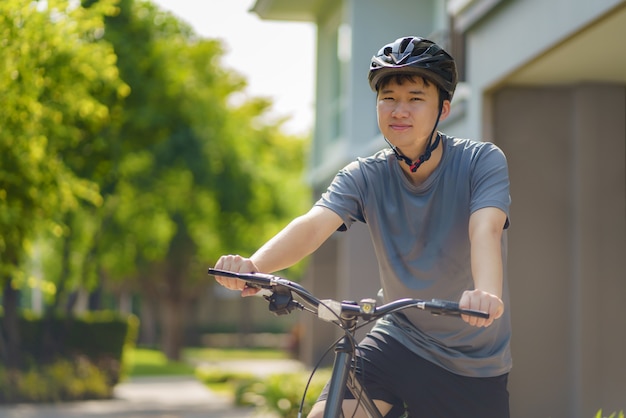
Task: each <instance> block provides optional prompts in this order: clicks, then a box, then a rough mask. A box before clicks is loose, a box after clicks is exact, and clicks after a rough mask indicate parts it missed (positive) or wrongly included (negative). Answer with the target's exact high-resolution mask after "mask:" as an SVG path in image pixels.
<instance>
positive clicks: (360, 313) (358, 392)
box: [208, 268, 489, 418]
mask: <svg viewBox="0 0 626 418" xmlns="http://www.w3.org/2000/svg"><path fill="white" fill-rule="evenodd" d="M208 273H209V274H210V275H212V276H223V277H231V278H236V279H240V280H243V281H245V282H246V285H247V286H250V287H255V288H258V289H260V293H261V296H263V297H264V298H265V299H266V300H267V301H268V302H269V310H270V311H271V312H273V313H274V314H276V315H286V314H289V313H291V312H292V311H293V310H294V309H299V310H301V311H307V312H311V313H313V314H315V315H317V317H319V318H320V319H321V320H323V321H326V322H331V323H334V324H335V325H338V326H339V327H340V328H341V329H343V331H344V335H343V336H342V337H341V338H340V339H339V340H337V341H336V342H335V344H334V347H335V359H334V362H333V367H332V372H331V377H330V386H329V390H328V398H327V399H326V408H325V409H324V418H340V417H342V416H343V411H342V403H343V399H344V397H343V394H344V392H343V391H344V390H345V388H348V390H350V392H352V395H353V396H354V398H355V399H357V400H358V401H359V403H360V404H361V405H362V406H363V408H364V410H365V411H366V413H367V414H368V416H369V417H370V418H383V416H382V414H381V413H380V411H379V410H378V408H377V407H376V405H375V404H374V401H373V400H372V399H371V398H370V396H369V395H368V394H367V391H366V390H365V388H364V387H362V386H361V384H360V383H359V380H358V378H357V377H356V374H355V370H354V367H353V361H352V360H353V358H354V352H355V349H356V342H355V332H356V331H357V329H359V328H361V327H363V326H365V325H367V324H369V323H371V322H372V321H374V320H376V319H378V318H380V317H382V316H384V315H386V314H389V313H392V312H398V311H401V310H403V309H408V308H417V309H421V310H424V311H428V312H430V313H431V314H433V315H454V316H461V315H469V316H476V317H480V318H489V314H488V313H487V312H482V311H476V310H471V309H462V308H460V307H459V304H458V303H457V302H451V301H447V300H441V299H432V300H430V301H425V300H421V299H409V298H406V299H399V300H396V301H393V302H389V303H387V304H384V305H381V306H377V302H376V300H375V299H373V298H367V299H362V300H361V301H360V302H358V303H357V302H347V301H343V302H338V301H334V300H331V299H318V298H317V297H315V296H314V295H313V294H311V293H310V292H309V291H308V290H307V289H305V288H304V287H302V286H301V285H299V284H298V283H295V282H292V281H290V280H287V279H285V278H283V277H280V276H274V275H271V274H265V273H234V272H230V271H225V270H219V269H213V268H210V269H209V271H208ZM294 295H295V296H296V297H297V299H299V300H295V299H294ZM359 321H361V324H359ZM306 390H307V389H305V392H306ZM303 399H304V397H303ZM301 415H302V404H301V405H300V412H299V414H298V417H301Z"/></svg>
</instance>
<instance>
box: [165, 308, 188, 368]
mask: <svg viewBox="0 0 626 418" xmlns="http://www.w3.org/2000/svg"><path fill="white" fill-rule="evenodd" d="M182 302H183V301H182V300H181V299H176V298H168V299H166V300H163V302H162V305H161V307H162V316H161V318H162V321H163V322H162V325H163V329H162V338H161V344H162V350H163V353H164V354H165V356H166V357H167V358H168V359H169V360H175V361H180V360H181V358H182V349H183V335H184V324H185V304H184V303H182Z"/></svg>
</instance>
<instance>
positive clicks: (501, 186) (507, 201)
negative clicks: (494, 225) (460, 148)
mask: <svg viewBox="0 0 626 418" xmlns="http://www.w3.org/2000/svg"><path fill="white" fill-rule="evenodd" d="M470 182H471V185H470V187H471V189H470V190H471V198H470V213H474V212H475V211H477V210H479V209H482V208H486V207H496V208H499V209H501V210H502V211H504V213H506V216H507V222H506V225H505V228H507V227H508V225H509V207H510V205H511V195H510V191H509V187H510V184H509V171H508V165H507V161H506V156H505V155H504V153H503V152H502V150H501V149H500V148H498V147H497V146H496V145H494V144H491V143H485V144H484V146H482V147H481V148H480V149H479V150H478V152H477V153H476V154H475V156H474V161H473V164H472V171H471V179H470Z"/></svg>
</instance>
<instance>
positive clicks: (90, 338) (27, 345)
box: [0, 312, 139, 402]
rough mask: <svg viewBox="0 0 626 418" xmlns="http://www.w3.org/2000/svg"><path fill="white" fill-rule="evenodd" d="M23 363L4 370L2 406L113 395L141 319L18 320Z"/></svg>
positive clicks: (100, 315) (0, 373)
mask: <svg viewBox="0 0 626 418" xmlns="http://www.w3.org/2000/svg"><path fill="white" fill-rule="evenodd" d="M18 326H19V331H20V347H19V348H20V353H21V355H22V365H21V367H19V368H18V369H17V370H7V369H6V368H5V367H3V366H0V402H18V401H19V402H25V401H26V402H38V401H39V402H51V401H61V400H76V399H102V398H106V397H109V396H110V394H111V393H112V388H113V386H115V385H116V384H117V383H118V382H119V381H120V379H121V378H122V377H123V376H124V375H126V369H125V365H124V361H123V360H124V351H125V349H127V348H130V347H132V346H134V344H135V341H136V338H137V333H138V329H139V320H138V319H137V317H135V316H133V315H131V316H126V317H123V316H120V315H119V314H117V313H113V312H89V313H87V314H85V315H82V316H80V317H71V318H70V317H63V316H54V317H52V318H42V317H39V316H35V315H33V314H28V313H26V314H24V315H22V317H21V318H20V320H19V324H18Z"/></svg>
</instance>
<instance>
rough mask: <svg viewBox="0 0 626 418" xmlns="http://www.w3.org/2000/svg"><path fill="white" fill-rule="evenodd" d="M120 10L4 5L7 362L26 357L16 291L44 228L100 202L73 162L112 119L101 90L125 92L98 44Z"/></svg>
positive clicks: (2, 227)
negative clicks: (107, 17)
mask: <svg viewBox="0 0 626 418" xmlns="http://www.w3.org/2000/svg"><path fill="white" fill-rule="evenodd" d="M115 11H116V9H115V7H114V2H113V1H109V0H107V1H102V2H100V3H99V4H98V6H97V7H93V8H90V9H84V8H82V7H80V6H77V5H75V4H74V3H73V2H69V1H64V0H48V1H47V2H46V3H37V2H32V1H25V0H5V1H3V2H0V45H1V48H2V49H1V51H2V52H1V56H2V61H3V65H2V66H0V92H1V94H2V102H3V112H1V113H0V127H1V134H0V231H2V233H1V234H0V284H1V285H2V288H3V307H4V318H3V322H2V325H3V327H2V333H1V334H2V335H1V337H2V338H0V351H2V355H3V356H4V358H5V360H6V362H7V364H9V365H10V366H16V365H17V364H18V361H19V352H18V347H19V330H18V329H17V326H16V319H17V317H16V315H17V295H18V289H19V285H20V283H21V282H23V280H20V279H23V269H22V268H21V267H22V266H23V263H24V261H25V259H26V258H27V256H28V251H29V249H30V248H31V246H32V243H33V241H34V239H35V238H36V236H37V235H38V233H39V231H41V230H48V231H50V232H51V233H53V234H56V235H59V236H60V235H63V234H64V233H65V227H66V226H65V225H63V224H61V223H60V222H59V221H60V220H61V219H62V216H63V214H65V213H68V212H70V211H72V210H73V209H75V208H76V207H78V206H79V205H80V204H81V203H82V202H89V203H90V204H92V205H96V206H97V205H100V204H101V203H102V199H101V196H100V193H99V189H98V184H96V183H94V182H93V181H91V180H89V179H85V178H81V177H79V176H77V175H76V173H75V172H74V171H73V170H71V169H69V168H68V166H67V159H68V158H71V155H72V152H76V151H84V150H85V149H86V147H87V148H88V146H87V145H86V142H87V141H91V140H93V136H92V135H88V134H87V133H93V132H98V131H101V130H102V129H104V127H105V126H106V124H107V123H108V122H109V121H110V118H111V114H110V108H109V107H108V106H106V105H105V104H104V103H102V102H101V101H99V100H98V97H100V96H101V95H102V94H103V92H108V93H107V94H109V95H114V96H123V95H124V94H125V93H126V92H127V91H126V88H127V87H126V86H125V84H124V83H122V82H121V81H120V79H119V77H118V70H117V67H116V65H115V55H114V53H113V50H112V48H111V47H110V46H107V44H105V43H101V42H96V41H97V40H98V38H100V37H101V36H102V35H103V29H104V27H103V25H104V22H103V17H104V16H105V15H107V14H113V13H115ZM89 146H93V147H97V143H96V144H94V143H92V142H90V144H89Z"/></svg>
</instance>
